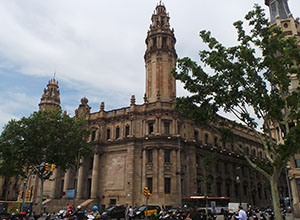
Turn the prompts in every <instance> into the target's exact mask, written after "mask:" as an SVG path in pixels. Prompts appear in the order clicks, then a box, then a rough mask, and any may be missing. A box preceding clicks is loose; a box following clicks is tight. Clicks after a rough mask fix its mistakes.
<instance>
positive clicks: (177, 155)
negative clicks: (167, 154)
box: [174, 150, 181, 196]
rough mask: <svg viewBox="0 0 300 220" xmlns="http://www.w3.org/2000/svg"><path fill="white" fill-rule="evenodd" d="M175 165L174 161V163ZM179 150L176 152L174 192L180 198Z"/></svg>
mask: <svg viewBox="0 0 300 220" xmlns="http://www.w3.org/2000/svg"><path fill="white" fill-rule="evenodd" d="M174 164H175V161H174ZM180 168H181V167H180V150H176V185H177V186H176V190H177V193H178V195H179V196H180V190H181V189H180V187H181V182H180V181H181V177H180V172H181V171H180Z"/></svg>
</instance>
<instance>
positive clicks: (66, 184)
mask: <svg viewBox="0 0 300 220" xmlns="http://www.w3.org/2000/svg"><path fill="white" fill-rule="evenodd" d="M71 174H72V171H71V168H70V169H68V170H67V172H66V173H65V180H64V192H65V193H67V189H68V188H70V186H71Z"/></svg>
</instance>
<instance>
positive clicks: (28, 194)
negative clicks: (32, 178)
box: [26, 189, 31, 198]
mask: <svg viewBox="0 0 300 220" xmlns="http://www.w3.org/2000/svg"><path fill="white" fill-rule="evenodd" d="M30 193H31V191H30V189H28V190H27V191H26V198H29V197H30Z"/></svg>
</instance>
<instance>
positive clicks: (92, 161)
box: [89, 157, 94, 170]
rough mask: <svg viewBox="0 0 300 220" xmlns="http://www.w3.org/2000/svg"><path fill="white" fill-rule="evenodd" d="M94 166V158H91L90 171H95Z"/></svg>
mask: <svg viewBox="0 0 300 220" xmlns="http://www.w3.org/2000/svg"><path fill="white" fill-rule="evenodd" d="M93 165H94V157H90V161H89V170H92V169H93Z"/></svg>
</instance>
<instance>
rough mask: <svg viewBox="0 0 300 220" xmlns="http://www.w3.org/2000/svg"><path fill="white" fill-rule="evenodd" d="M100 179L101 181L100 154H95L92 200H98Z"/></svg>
mask: <svg viewBox="0 0 300 220" xmlns="http://www.w3.org/2000/svg"><path fill="white" fill-rule="evenodd" d="M98 179H99V154H98V153H95V154H94V161H93V171H92V188H91V199H96V198H97V195H98V182H99V181H98Z"/></svg>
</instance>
